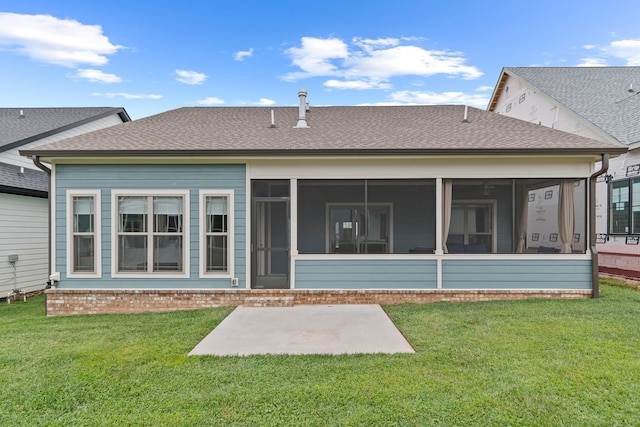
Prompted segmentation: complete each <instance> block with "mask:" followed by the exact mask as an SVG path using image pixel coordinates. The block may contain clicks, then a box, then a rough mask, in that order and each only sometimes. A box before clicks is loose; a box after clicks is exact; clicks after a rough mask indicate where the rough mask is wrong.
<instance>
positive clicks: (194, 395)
mask: <svg viewBox="0 0 640 427" xmlns="http://www.w3.org/2000/svg"><path fill="white" fill-rule="evenodd" d="M385 309H386V310H387V312H388V313H389V315H390V316H391V317H392V318H393V320H394V321H395V323H396V325H397V326H398V328H399V329H400V330H401V331H402V332H403V333H404V334H405V336H406V337H407V339H408V340H409V342H410V343H411V344H412V345H413V346H414V348H415V349H416V352H417V353H416V354H412V355H407V354H404V355H357V356H319V355H318V356H253V357H246V358H237V357H226V358H217V357H208V356H207V357H188V356H187V353H188V351H189V350H190V349H191V348H192V347H193V346H195V344H197V343H198V342H199V341H200V339H202V338H203V337H204V336H205V335H206V334H207V333H209V332H210V331H211V329H212V328H213V327H214V326H215V325H216V324H218V323H219V322H220V321H221V320H222V319H223V318H224V317H225V316H226V315H227V314H228V313H229V312H230V311H231V309H230V308H220V309H210V310H199V311H186V312H175V313H161V314H138V315H89V316H71V317H54V318H47V317H45V316H44V298H43V297H35V298H32V299H30V300H28V301H27V303H23V302H21V301H18V302H16V303H12V304H10V305H9V304H6V303H2V304H0V336H1V338H0V339H1V341H0V425H1V426H39V425H60V426H126V425H140V426H172V425H180V426H183V425H186V426H205V425H220V426H230V425H242V426H245V425H247V426H258V425H266V426H272V425H282V426H299V425H310V426H330V425H339V426H345V425H363V426H386V425H398V426H430V425H437V426H554V427H555V426H607V427H610V426H638V425H640V292H638V291H636V290H632V289H625V288H621V287H613V286H607V285H603V286H602V296H601V298H599V299H596V300H565V301H560V300H551V301H548V300H529V301H520V302H483V303H460V304H451V303H438V304H427V305H412V304H404V305H395V306H386V307H385Z"/></svg>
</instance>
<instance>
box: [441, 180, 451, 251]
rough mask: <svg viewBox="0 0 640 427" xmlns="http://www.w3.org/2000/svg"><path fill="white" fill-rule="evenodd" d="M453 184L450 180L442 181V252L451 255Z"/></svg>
mask: <svg viewBox="0 0 640 427" xmlns="http://www.w3.org/2000/svg"><path fill="white" fill-rule="evenodd" d="M452 188H453V183H452V181H451V180H450V179H447V180H444V181H442V251H443V252H444V253H445V254H448V253H449V249H448V248H447V238H448V237H449V226H450V225H451V189H452Z"/></svg>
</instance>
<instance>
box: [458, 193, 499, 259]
mask: <svg viewBox="0 0 640 427" xmlns="http://www.w3.org/2000/svg"><path fill="white" fill-rule="evenodd" d="M495 230H496V203H495V201H493V200H454V201H453V203H452V205H451V219H450V225H449V238H448V239H447V247H448V250H449V253H460V252H465V253H491V252H496V234H495Z"/></svg>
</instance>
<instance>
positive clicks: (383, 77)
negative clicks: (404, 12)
mask: <svg viewBox="0 0 640 427" xmlns="http://www.w3.org/2000/svg"><path fill="white" fill-rule="evenodd" d="M418 41H419V40H418V39H415V38H402V39H396V38H380V39H363V38H359V37H356V38H353V39H352V40H351V45H348V44H347V43H345V42H344V41H342V40H340V39H337V38H327V39H320V38H314V37H303V38H302V39H301V43H302V44H301V47H294V48H290V49H288V50H286V51H285V54H287V55H288V56H289V57H290V58H291V60H292V64H293V65H295V66H297V67H298V68H299V69H300V71H295V72H291V73H288V74H286V75H285V76H283V79H284V80H288V81H293V80H298V79H303V78H308V77H333V79H331V80H328V81H327V82H325V86H327V87H331V88H337V89H380V88H383V89H387V88H389V87H391V84H390V83H389V81H390V80H391V79H392V78H394V77H402V76H420V77H429V76H433V75H436V74H444V75H447V76H451V77H461V78H462V79H465V80H473V79H477V78H479V77H481V76H482V75H483V73H482V72H481V71H480V70H478V68H476V67H474V66H470V65H466V64H465V63H466V58H465V57H464V55H463V54H462V53H461V52H450V51H446V50H427V49H424V48H422V47H419V46H415V45H410V44H403V43H410V42H418Z"/></svg>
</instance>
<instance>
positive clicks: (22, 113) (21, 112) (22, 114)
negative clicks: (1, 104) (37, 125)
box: [20, 110, 24, 119]
mask: <svg viewBox="0 0 640 427" xmlns="http://www.w3.org/2000/svg"><path fill="white" fill-rule="evenodd" d="M20 118H21V119H24V110H20Z"/></svg>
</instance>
